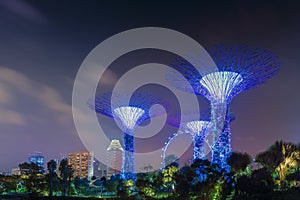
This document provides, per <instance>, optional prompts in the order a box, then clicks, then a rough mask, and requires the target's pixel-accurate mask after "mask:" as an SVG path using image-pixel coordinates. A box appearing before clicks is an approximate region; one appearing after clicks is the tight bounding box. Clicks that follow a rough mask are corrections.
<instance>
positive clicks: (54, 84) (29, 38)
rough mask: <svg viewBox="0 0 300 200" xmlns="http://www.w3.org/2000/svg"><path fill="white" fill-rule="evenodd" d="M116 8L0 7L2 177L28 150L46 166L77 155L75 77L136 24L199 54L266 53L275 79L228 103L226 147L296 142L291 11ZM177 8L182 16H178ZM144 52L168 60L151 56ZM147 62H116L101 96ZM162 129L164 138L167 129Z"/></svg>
mask: <svg viewBox="0 0 300 200" xmlns="http://www.w3.org/2000/svg"><path fill="white" fill-rule="evenodd" d="M123 4H125V3H120V4H119V5H118V6H115V5H112V4H106V3H101V2H97V1H90V3H89V4H87V5H81V4H80V3H78V2H77V1H75V2H72V3H70V2H68V1H61V2H60V3H59V4H58V3H57V2H51V1H43V2H39V1H17V0H16V1H0V24H1V26H3V27H5V28H3V29H1V32H0V44H1V45H0V113H1V116H0V138H1V139H0V141H1V143H0V158H1V159H0V171H4V172H9V171H10V170H11V168H16V167H17V166H18V164H19V163H23V162H24V161H26V160H27V158H28V155H29V154H30V153H32V152H34V151H40V152H42V153H43V154H44V156H45V163H47V162H48V161H49V160H51V159H55V158H59V157H60V154H65V155H67V154H68V153H69V152H76V151H80V150H84V149H85V147H84V145H83V144H82V143H81V141H80V139H79V137H78V135H77V133H76V130H75V127H74V122H73V119H72V112H71V95H72V87H73V82H74V79H75V75H76V73H77V71H78V69H79V67H80V65H81V63H82V61H83V59H84V58H85V57H86V56H87V54H88V53H89V52H90V51H91V50H92V49H93V48H94V47H95V46H96V45H98V44H99V43H100V42H102V41H103V40H105V39H106V38H108V37H110V36H112V35H114V34H117V33H119V32H121V31H125V30H128V29H132V28H137V27H143V26H157V27H165V28H170V29H174V30H177V31H180V32H182V33H184V34H186V35H189V36H190V37H192V38H194V39H195V40H197V41H198V42H199V43H200V44H201V45H203V46H204V47H205V48H208V47H210V46H212V45H213V44H218V43H242V44H245V43H246V44H247V45H253V46H257V47H262V48H266V49H268V50H270V51H272V52H274V54H276V55H277V56H278V57H279V59H280V61H281V65H282V66H281V69H280V72H279V73H278V75H277V76H276V77H275V78H273V79H272V80H270V81H268V82H267V83H266V84H265V85H263V86H262V87H259V88H256V89H253V90H251V91H248V92H246V93H243V94H240V95H238V96H237V97H235V99H234V100H233V101H232V105H231V109H232V110H233V111H234V113H235V115H236V116H237V118H236V120H235V121H234V122H233V123H232V124H231V132H232V148H233V150H234V151H242V152H249V153H250V154H251V155H252V156H254V155H255V154H257V153H259V152H260V151H263V150H265V149H266V148H267V147H268V146H270V145H271V144H273V143H274V142H275V141H276V140H284V141H287V142H295V143H299V141H300V136H299V128H298V126H297V125H298V123H299V117H298V114H299V112H300V106H299V104H298V102H300V95H299V92H298V87H299V85H300V79H299V78H298V74H299V73H300V69H299V64H300V57H299V55H298V54H299V53H298V51H297V49H298V47H299V45H300V39H299V38H298V35H299V34H300V14H298V12H297V8H299V7H298V6H297V5H296V4H289V3H278V2H277V3H274V4H271V3H266V2H259V1H257V2H255V1H254V2H252V3H245V4H242V3H217V4H213V3H199V4H196V5H192V4H186V5H178V4H175V3H174V4H172V5H171V7H172V9H171V8H170V6H169V5H168V4H166V3H165V4H161V5H159V6H154V5H152V4H151V5H150V4H147V3H146V4H145V5H144V6H142V5H141V4H139V5H138V4H137V5H135V4H133V3H131V4H130V3H128V4H126V5H123ZM56 6H59V7H60V9H56ZM184 9H186V10H187V11H189V12H186V13H185V14H184V16H183V15H178V13H180V11H182V10H184ZM154 10H155V11H154ZM170 10H172V11H170ZM153 12H154V13H155V16H153ZM146 53H147V52H146ZM146 53H145V54H146ZM148 53H150V55H151V56H152V57H154V56H156V57H157V59H158V60H162V61H165V62H168V61H166V60H164V59H163V58H160V57H159V55H158V53H157V52H151V51H149V52H148ZM145 54H141V53H139V52H136V53H132V54H130V55H127V57H124V58H121V59H120V61H119V62H116V63H114V65H113V66H112V68H111V69H112V70H111V71H109V72H108V73H107V76H105V77H103V78H102V80H101V81H102V83H103V84H104V86H105V88H110V87H111V86H112V85H113V84H114V83H115V82H116V80H118V78H119V77H120V76H121V75H122V73H124V71H126V70H128V69H130V68H132V67H134V66H135V64H137V63H143V62H146V61H147V59H150V58H147V57H146V56H145ZM163 55H164V54H163ZM135 56H138V58H135ZM151 56H150V57H151ZM123 64H124V65H123ZM87 98H89V97H87ZM201 101H203V104H204V105H207V104H208V102H207V101H205V100H203V99H202V100H201ZM101 120H102V123H107V127H106V129H107V130H106V132H107V134H109V135H110V136H111V139H115V138H116V139H121V138H122V130H120V129H119V128H118V127H117V126H116V125H115V124H114V123H113V121H111V120H110V119H108V118H105V117H101ZM166 126H168V125H166ZM164 130H165V132H166V134H168V135H172V134H173V132H172V131H173V130H174V129H172V128H170V127H167V128H166V129H164ZM168 130H169V131H170V132H168ZM156 139H157V138H156ZM137 141H139V140H137ZM163 142H164V141H163ZM154 143H155V141H154V139H153V141H151V142H149V146H147V145H145V143H140V144H137V150H139V151H143V150H145V151H147V149H151V148H152V147H151V146H150V145H151V144H154ZM142 147H143V149H141V148H142ZM103 148H104V149H106V148H107V147H103ZM156 148H161V147H159V146H157V147H156ZM8 149H9V151H8ZM147 164H148V163H145V165H147Z"/></svg>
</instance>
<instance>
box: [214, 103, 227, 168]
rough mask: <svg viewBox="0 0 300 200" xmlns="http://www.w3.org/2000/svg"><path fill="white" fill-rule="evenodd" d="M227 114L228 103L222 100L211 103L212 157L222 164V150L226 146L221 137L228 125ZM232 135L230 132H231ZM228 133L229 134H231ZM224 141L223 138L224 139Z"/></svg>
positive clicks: (216, 162)
mask: <svg viewBox="0 0 300 200" xmlns="http://www.w3.org/2000/svg"><path fill="white" fill-rule="evenodd" d="M226 115H227V104H226V103H224V102H222V103H220V102H212V103H211V122H212V126H213V127H212V131H211V137H210V140H211V141H210V143H211V146H212V159H211V162H212V163H215V164H219V165H220V167H221V166H222V160H223V159H221V157H220V156H221V152H222V151H223V150H222V149H223V148H224V146H223V144H224V143H220V138H223V136H225V135H224V134H225V133H224V134H223V130H224V127H225V126H226V125H225V124H226ZM229 135H230V134H229ZM229 135H228V136H229ZM222 141H223V139H222Z"/></svg>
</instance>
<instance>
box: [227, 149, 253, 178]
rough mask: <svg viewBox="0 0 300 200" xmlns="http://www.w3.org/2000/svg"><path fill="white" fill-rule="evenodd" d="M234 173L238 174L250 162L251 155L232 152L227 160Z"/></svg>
mask: <svg viewBox="0 0 300 200" xmlns="http://www.w3.org/2000/svg"><path fill="white" fill-rule="evenodd" d="M227 162H228V164H229V165H230V167H231V170H232V172H233V173H234V174H239V173H241V172H243V171H245V169H246V168H247V166H248V165H249V164H250V163H251V156H250V155H249V154H248V153H240V152H232V153H231V155H230V157H229V158H228V160H227Z"/></svg>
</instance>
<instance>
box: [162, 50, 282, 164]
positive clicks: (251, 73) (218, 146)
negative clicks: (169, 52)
mask: <svg viewBox="0 0 300 200" xmlns="http://www.w3.org/2000/svg"><path fill="white" fill-rule="evenodd" d="M209 53H210V55H211V57H212V59H213V60H214V62H215V63H216V66H217V67H218V70H219V71H218V72H211V71H207V72H205V73H204V74H202V75H200V74H199V72H198V71H196V70H195V68H194V67H193V66H192V65H191V64H190V63H188V62H187V61H185V60H182V59H179V60H177V61H176V62H175V64H173V68H175V69H177V70H178V71H179V72H181V74H182V75H183V76H184V77H185V78H186V79H187V80H188V81H189V83H190V84H191V86H192V87H193V91H191V90H190V89H188V88H185V87H184V86H185V85H184V84H182V78H180V77H179V76H178V75H177V74H170V73H169V74H168V75H167V79H168V80H169V81H170V82H171V83H172V84H173V85H174V86H175V87H177V88H178V89H181V90H184V91H188V92H193V93H195V94H197V95H203V96H205V97H206V98H207V99H208V100H209V101H210V106H211V123H212V131H211V133H210V134H212V147H213V151H212V162H213V163H217V164H219V165H220V167H221V168H223V169H226V168H227V169H228V165H227V162H226V160H227V158H228V157H229V156H230V153H231V147H230V127H229V122H230V118H228V117H227V116H229V115H228V108H229V104H230V102H231V100H232V99H233V97H235V96H236V95H237V94H239V93H240V92H242V91H245V90H249V89H251V88H254V87H257V86H258V85H261V84H263V83H265V81H266V80H268V79H270V78H271V77H273V76H274V75H275V74H276V73H277V72H278V70H279V60H278V58H277V56H275V55H273V54H272V53H271V52H270V51H268V50H265V49H260V48H251V47H249V46H246V45H217V46H214V47H212V48H211V49H210V50H209Z"/></svg>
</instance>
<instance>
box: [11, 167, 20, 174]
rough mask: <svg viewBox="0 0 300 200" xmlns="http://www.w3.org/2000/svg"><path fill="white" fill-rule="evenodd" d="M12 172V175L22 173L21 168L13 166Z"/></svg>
mask: <svg viewBox="0 0 300 200" xmlns="http://www.w3.org/2000/svg"><path fill="white" fill-rule="evenodd" d="M10 173H11V175H21V171H20V168H12V169H11V172H10Z"/></svg>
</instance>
